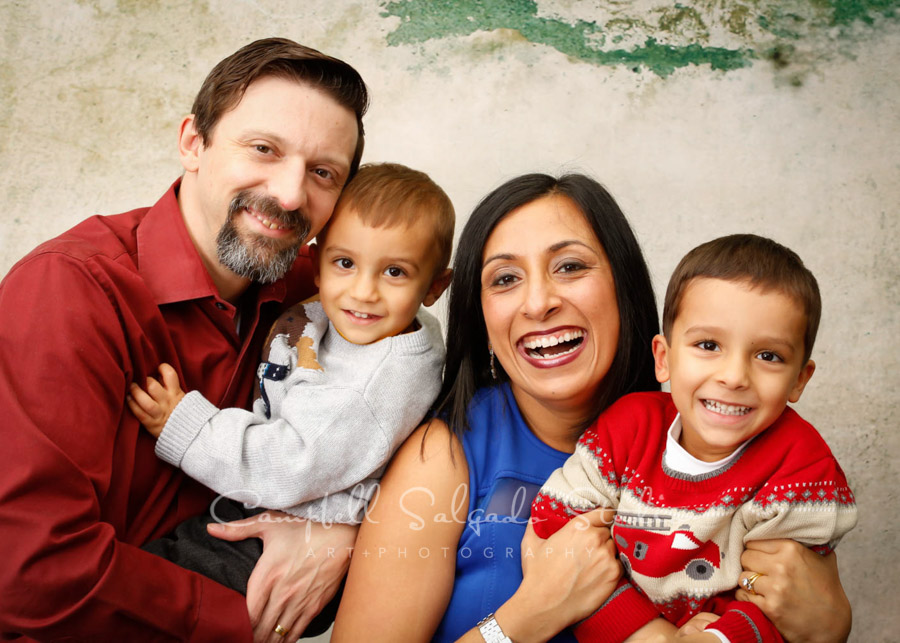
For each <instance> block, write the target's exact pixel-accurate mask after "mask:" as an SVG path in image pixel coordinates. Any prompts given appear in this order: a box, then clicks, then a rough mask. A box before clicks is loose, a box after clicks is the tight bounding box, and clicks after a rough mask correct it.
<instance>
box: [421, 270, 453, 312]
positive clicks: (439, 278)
mask: <svg viewBox="0 0 900 643" xmlns="http://www.w3.org/2000/svg"><path fill="white" fill-rule="evenodd" d="M452 277H453V271H452V270H450V268H447V269H446V270H443V271H441V272H439V273H438V274H437V275H436V276H435V278H434V279H432V280H431V285H430V286H428V292H426V293H425V299H423V300H422V303H423V304H424V305H425V306H431V305H432V304H433V303H434V302H436V301H437V300H438V299H440V297H441V295H443V294H444V291H445V290H447V286H449V285H450V279H451V278H452Z"/></svg>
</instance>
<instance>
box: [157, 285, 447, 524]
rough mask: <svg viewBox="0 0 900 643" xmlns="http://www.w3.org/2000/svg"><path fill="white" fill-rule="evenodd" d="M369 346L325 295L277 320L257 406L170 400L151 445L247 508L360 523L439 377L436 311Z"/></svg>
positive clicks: (191, 397)
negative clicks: (352, 336)
mask: <svg viewBox="0 0 900 643" xmlns="http://www.w3.org/2000/svg"><path fill="white" fill-rule="evenodd" d="M416 319H417V320H418V322H419V324H420V326H421V328H419V329H418V330H416V331H414V332H411V333H406V334H403V335H397V336H395V337H388V338H386V339H383V340H381V341H378V342H375V343H373V344H367V345H358V344H352V343H350V342H348V341H347V340H345V339H344V338H343V337H341V335H340V334H339V333H338V332H337V331H336V330H335V329H334V327H333V326H332V325H331V324H330V323H329V321H328V318H327V317H326V316H325V313H324V311H323V310H322V306H321V305H320V304H319V303H318V302H314V303H306V304H298V305H297V306H294V307H293V308H291V309H290V310H289V311H287V312H286V313H284V315H282V317H281V318H280V320H279V322H278V323H276V325H275V327H274V328H273V335H274V336H273V337H272V338H271V340H270V343H269V346H268V350H267V351H266V352H267V355H264V359H265V361H267V362H269V363H273V364H281V365H284V366H287V367H288V372H287V376H286V377H285V378H284V379H281V380H278V381H274V380H270V379H264V380H263V382H264V386H265V392H266V397H267V399H268V404H269V407H270V412H271V418H270V419H269V418H267V417H266V415H265V411H266V405H265V403H264V401H263V399H257V400H256V401H255V402H254V405H253V411H252V412H251V411H245V410H243V409H218V408H216V407H215V406H214V405H213V404H211V403H210V402H209V401H207V400H206V399H205V398H204V397H203V396H202V395H200V394H199V393H197V392H196V391H193V392H190V393H188V394H187V395H186V396H185V397H184V399H183V400H182V401H181V402H180V403H179V404H178V406H176V407H175V410H174V412H173V413H172V415H171V417H170V418H169V421H168V422H167V423H166V426H165V428H164V429H163V432H162V434H161V435H160V437H159V440H158V441H157V443H156V454H157V455H158V456H159V457H160V458H162V459H163V460H165V461H166V462H169V463H171V464H173V465H175V466H177V467H180V468H181V469H182V470H183V471H184V472H185V473H187V474H188V475H190V476H191V477H192V478H194V479H195V480H198V481H199V482H202V483H203V484H204V485H206V486H207V487H209V488H211V489H212V490H214V491H215V492H217V493H220V494H222V495H224V496H227V497H229V498H233V499H234V500H238V501H241V502H244V503H247V504H249V505H251V506H260V507H267V508H269V509H280V510H282V511H286V512H288V513H290V514H293V515H295V516H301V517H304V518H309V519H311V520H315V521H318V522H342V523H357V522H360V521H361V520H362V518H363V516H364V514H365V509H366V503H367V502H368V501H369V499H370V498H371V497H372V494H373V493H374V491H375V488H376V486H377V483H378V478H379V477H380V476H381V474H382V473H383V472H384V468H385V465H386V463H387V461H388V459H389V458H390V457H391V455H393V453H394V451H396V450H397V448H398V447H399V446H400V444H401V443H402V442H403V440H405V439H406V437H407V436H408V435H409V434H410V433H411V432H412V430H413V429H414V428H415V427H416V426H417V425H418V424H419V423H420V422H421V421H422V419H423V417H424V416H425V413H426V412H427V411H428V408H429V406H431V403H432V402H433V401H434V399H435V397H436V396H437V394H438V390H439V389H440V385H441V369H442V366H443V362H444V344H443V340H442V337H441V330H440V325H439V324H438V321H437V320H436V319H435V318H434V317H433V316H431V315H430V314H428V313H427V312H425V310H424V309H421V310H420V311H419V313H418V315H417V317H416Z"/></svg>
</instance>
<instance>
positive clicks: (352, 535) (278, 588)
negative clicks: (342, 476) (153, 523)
mask: <svg viewBox="0 0 900 643" xmlns="http://www.w3.org/2000/svg"><path fill="white" fill-rule="evenodd" d="M208 529H209V533H210V534H211V535H213V536H215V537H216V538H221V539H223V540H230V541H234V540H244V539H245V538H261V539H262V541H263V553H262V556H261V557H260V559H259V561H258V562H257V563H256V567H255V568H254V569H253V573H252V574H251V575H250V581H249V582H248V583H247V609H248V610H249V612H250V623H251V624H252V625H253V640H254V641H255V643H263V642H266V643H283V642H284V641H291V642H293V641H296V640H297V639H299V638H300V635H301V634H303V630H305V629H306V626H307V625H308V624H309V622H310V621H311V620H312V619H313V617H315V616H316V614H318V613H319V612H320V611H321V610H322V608H323V607H325V605H327V604H328V601H330V600H331V599H332V598H333V597H334V595H335V593H336V592H337V590H338V587H340V584H341V580H342V579H343V578H344V575H345V574H346V573H347V568H348V567H349V565H350V553H351V551H352V548H353V544H354V543H355V542H356V532H357V531H358V529H359V527H358V526H356V525H341V524H333V525H323V524H320V523H317V522H311V521H308V520H303V519H302V518H295V517H293V516H288V515H287V514H283V513H281V512H279V511H267V512H265V513H262V514H260V515H258V516H254V517H253V518H248V519H246V520H240V521H236V522H230V523H225V524H221V525H220V524H216V523H213V524H210V525H209V527H208ZM278 625H280V626H281V627H282V628H284V631H285V632H286V634H281V635H279V634H277V633H276V632H275V628H276V626H278Z"/></svg>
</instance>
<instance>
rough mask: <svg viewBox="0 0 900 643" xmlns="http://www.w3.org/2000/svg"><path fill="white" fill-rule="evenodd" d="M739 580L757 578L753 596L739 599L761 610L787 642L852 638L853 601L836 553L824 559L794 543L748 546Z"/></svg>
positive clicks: (742, 592)
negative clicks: (842, 578)
mask: <svg viewBox="0 0 900 643" xmlns="http://www.w3.org/2000/svg"><path fill="white" fill-rule="evenodd" d="M741 565H742V566H743V567H744V570H745V571H744V572H743V573H742V574H741V580H743V579H744V578H747V577H750V576H751V575H752V574H753V573H758V574H762V575H761V576H759V577H758V578H757V579H756V580H754V581H753V590H754V592H756V593H755V594H751V593H750V592H748V591H746V590H745V589H738V591H737V594H736V597H737V598H738V599H739V600H742V601H750V602H751V603H754V604H755V605H756V606H757V607H759V608H760V609H761V610H762V611H763V612H765V614H766V616H767V617H769V619H770V620H771V621H772V622H773V623H774V624H775V627H777V628H778V631H779V632H781V634H782V636H784V638H785V639H787V640H789V641H792V642H793V643H798V642H805V641H810V642H823V643H824V642H827V643H834V642H837V641H846V640H847V637H848V636H849V635H850V622H851V613H850V601H848V600H847V595H846V594H845V593H844V588H843V587H841V580H840V578H839V577H838V568H837V557H836V556H835V555H834V553H831V554H829V555H827V556H821V555H819V554H817V553H816V552H814V551H812V550H811V549H809V548H807V547H804V546H803V545H800V544H799V543H796V542H794V541H793V540H758V541H752V542H749V543H747V548H746V549H745V550H744V553H743V554H742V555H741Z"/></svg>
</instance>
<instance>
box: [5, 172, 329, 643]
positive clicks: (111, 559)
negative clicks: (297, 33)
mask: <svg viewBox="0 0 900 643" xmlns="http://www.w3.org/2000/svg"><path fill="white" fill-rule="evenodd" d="M177 188H178V182H176V183H175V185H173V186H172V188H170V189H169V191H168V192H167V193H166V194H165V195H164V196H163V197H162V199H160V201H159V202H158V203H157V204H156V205H155V206H153V207H152V208H149V209H148V208H143V209H139V210H134V211H132V212H127V213H125V214H119V215H116V216H109V217H99V216H98V217H92V218H90V219H88V220H86V221H84V222H82V223H81V224H79V225H77V226H75V227H74V228H72V229H71V230H69V231H68V232H66V233H64V234H62V235H60V236H59V237H57V238H56V239H53V240H51V241H48V242H47V243H45V244H43V245H41V246H39V247H38V248H37V249H35V250H34V251H33V252H32V253H30V254H29V255H28V256H26V257H25V258H24V259H22V260H21V261H20V262H19V263H18V264H16V265H15V266H14V267H13V268H12V270H11V271H10V272H9V274H8V275H7V276H6V278H5V279H4V280H3V282H2V283H0V454H2V457H0V461H2V464H0V551H2V562H0V632H2V633H3V635H4V638H14V637H15V636H16V634H21V635H24V636H26V637H33V638H36V639H41V640H44V639H56V638H66V640H90V641H101V640H116V641H146V640H190V641H240V640H249V639H250V638H251V630H250V624H249V618H248V616H247V608H246V601H245V599H244V597H243V596H241V595H240V594H238V593H236V592H233V591H231V590H229V589H226V588H225V587H223V586H221V585H219V584H217V583H215V582H213V581H211V580H209V579H207V578H204V577H202V576H200V575H199V574H195V573H192V572H188V571H186V570H184V569H182V568H180V567H178V566H176V565H174V564H172V563H170V562H168V561H164V560H162V559H160V558H157V557H155V556H153V555H151V554H149V553H147V552H144V551H142V550H141V549H139V547H140V545H142V544H144V543H146V542H147V541H148V540H151V539H153V538H158V537H160V536H162V535H164V534H166V533H168V532H170V531H171V530H172V529H173V528H174V527H175V526H176V525H177V524H178V523H180V522H181V521H183V520H184V519H185V518H188V517H190V516H192V515H195V514H198V513H200V512H202V511H204V510H205V509H206V507H207V506H208V504H209V502H210V501H211V499H212V494H211V492H209V491H208V490H207V489H205V488H203V487H202V486H200V485H199V484H198V483H196V482H194V481H193V480H191V479H190V478H188V477H186V476H185V475H184V474H183V473H182V472H181V471H179V470H178V469H174V468H172V467H171V466H169V465H167V464H165V463H163V462H162V461H161V460H159V459H157V458H156V456H155V455H154V453H153V448H154V443H155V440H154V439H153V438H152V437H151V436H150V434H149V433H148V432H147V431H145V430H143V429H142V428H141V426H140V424H139V423H138V421H137V420H136V419H135V418H134V417H133V416H132V415H131V413H130V412H129V411H128V409H127V407H126V406H125V394H126V390H127V387H128V385H129V384H130V383H131V382H138V383H143V382H144V378H145V377H146V376H147V375H150V374H154V373H155V372H156V369H157V367H158V366H159V364H160V363H161V362H168V363H169V364H172V365H173V366H174V367H175V368H176V370H177V371H178V373H179V375H180V377H181V382H182V384H183V386H184V387H185V389H186V390H192V389H197V390H200V391H202V392H203V394H204V395H205V396H206V397H207V398H209V399H210V400H211V401H212V402H213V403H215V404H216V405H217V406H220V407H232V406H246V405H247V404H248V402H249V400H250V396H251V392H252V385H253V377H254V370H255V368H256V365H257V362H258V359H259V355H260V349H261V346H262V343H263V341H264V340H265V335H266V333H267V331H268V329H269V327H270V326H271V324H272V323H273V322H274V321H275V319H276V318H277V316H278V315H279V313H280V312H281V311H282V310H283V309H284V307H285V304H290V303H292V302H295V301H299V300H300V299H302V298H305V297H307V296H309V295H311V294H312V293H313V291H314V287H313V280H312V266H311V262H310V260H309V257H308V255H306V254H303V255H302V256H301V258H300V259H299V260H298V261H297V264H296V265H295V266H294V269H293V271H292V272H291V274H290V275H289V276H288V277H287V278H285V279H284V280H282V281H280V282H277V283H274V284H270V285H266V286H261V287H260V286H252V287H251V290H250V291H248V292H247V293H246V295H245V296H244V297H243V299H242V303H241V304H240V311H238V309H237V308H235V307H234V306H232V305H231V304H229V303H228V302H226V301H224V300H222V299H220V298H219V297H218V294H217V291H216V288H215V286H214V285H213V282H212V280H211V278H210V276H209V274H208V273H207V272H206V269H205V268H204V266H203V263H202V261H201V259H200V256H199V255H198V253H197V251H196V249H195V248H194V245H193V243H192V242H191V239H190V237H189V236H188V232H187V229H186V228H185V225H184V221H183V219H182V216H181V212H180V210H179V207H178V203H177V200H176V190H177ZM238 313H239V314H240V329H241V330H240V334H239V333H238V332H237V331H236V329H235V319H236V315H237V314H238ZM67 637H72V638H67Z"/></svg>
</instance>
